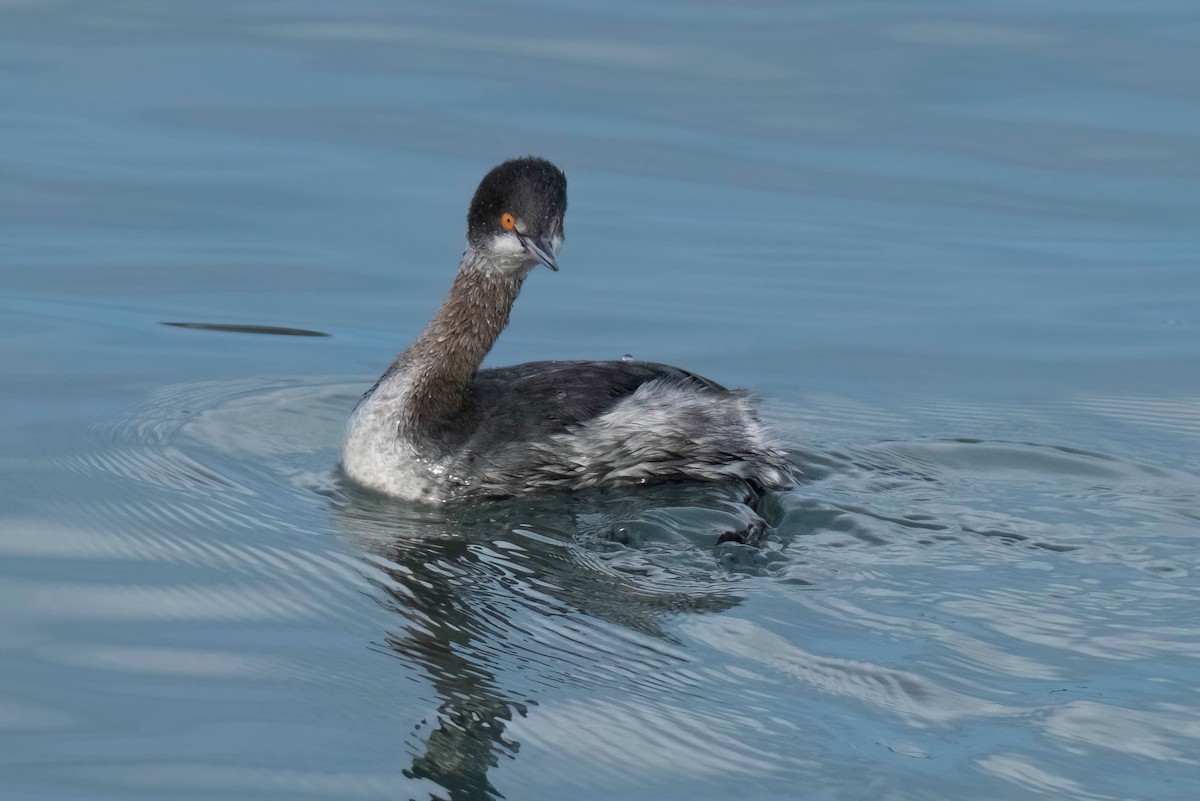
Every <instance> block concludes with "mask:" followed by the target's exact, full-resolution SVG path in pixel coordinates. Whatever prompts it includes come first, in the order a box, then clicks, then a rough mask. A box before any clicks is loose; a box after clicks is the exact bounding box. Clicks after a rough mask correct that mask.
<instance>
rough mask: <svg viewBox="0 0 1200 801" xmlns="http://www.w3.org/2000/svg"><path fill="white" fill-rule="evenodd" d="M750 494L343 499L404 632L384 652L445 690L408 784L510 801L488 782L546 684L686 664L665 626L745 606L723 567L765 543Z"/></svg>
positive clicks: (342, 514)
mask: <svg viewBox="0 0 1200 801" xmlns="http://www.w3.org/2000/svg"><path fill="white" fill-rule="evenodd" d="M754 497H755V496H753V493H752V492H751V491H750V489H749V488H748V487H746V486H744V485H720V486H715V485H710V486H690V487H683V486H674V487H671V486H667V487H657V488H641V489H640V490H638V491H631V490H624V491H622V492H615V491H609V492H595V493H589V494H579V495H572V496H557V497H552V498H547V499H542V500H539V501H494V502H488V503H474V504H472V505H467V506H453V507H440V508H437V509H424V510H422V509H414V508H413V507H412V506H406V505H404V504H401V503H397V502H395V501H391V500H388V499H384V498H379V497H374V496H370V497H368V496H364V495H360V494H358V493H353V492H352V493H348V494H346V495H343V496H341V497H340V498H339V499H337V500H336V502H335V506H336V512H337V519H338V521H339V524H340V526H341V528H342V530H343V531H344V532H345V533H346V535H347V536H348V537H350V538H352V539H353V540H354V541H355V543H356V544H357V545H358V546H359V547H360V548H362V549H363V550H364V551H366V552H369V553H370V554H371V555H372V557H371V559H372V562H373V563H374V566H375V567H377V568H379V571H380V572H378V573H375V574H374V575H375V579H374V580H373V583H374V584H375V586H376V587H377V589H378V592H377V593H376V598H377V599H378V601H379V602H380V603H381V604H383V605H384V606H385V607H387V608H389V609H390V610H392V611H394V612H395V613H396V614H397V616H398V617H399V618H400V620H401V621H402V622H400V623H399V624H398V625H397V627H396V628H395V629H394V630H392V631H389V632H387V634H386V636H385V638H384V642H385V643H386V647H387V648H388V649H390V652H392V653H394V654H395V655H397V656H398V657H399V658H401V659H403V660H405V661H407V662H411V663H413V664H416V665H418V666H420V667H421V668H422V669H423V671H424V672H425V673H426V674H427V675H428V677H429V679H430V680H431V682H432V685H433V688H434V691H435V692H436V696H437V698H436V703H437V713H436V716H435V718H434V719H433V720H422V721H413V722H412V725H413V726H414V736H415V737H416V738H417V740H418V742H417V743H415V744H414V750H415V751H416V752H418V753H416V755H415V756H414V758H413V759H412V763H411V765H410V766H409V767H408V768H407V769H406V771H405V773H406V775H408V776H410V777H412V778H421V779H428V780H430V781H432V782H435V783H436V784H437V785H439V786H440V787H442V788H444V791H445V794H444V795H443V796H438V795H435V796H434V797H443V798H447V799H451V801H465V799H491V798H500V797H503V796H501V794H500V793H499V792H498V791H497V790H496V788H495V787H494V786H493V785H492V783H491V781H490V780H489V778H488V772H489V770H490V769H491V768H493V767H495V766H496V765H497V764H498V763H499V761H500V759H501V758H503V757H512V756H515V754H516V753H517V751H518V749H519V744H518V743H516V742H514V741H512V740H510V739H508V738H506V737H505V728H506V724H507V723H508V721H511V720H512V717H513V715H514V714H517V715H525V714H526V712H527V710H528V708H529V707H530V706H532V705H536V703H537V701H538V694H539V688H540V689H541V691H543V692H544V691H545V688H546V687H548V686H555V687H558V686H571V687H574V688H576V689H580V688H582V689H583V690H584V691H587V690H598V689H603V687H604V684H605V683H606V682H616V681H618V680H620V681H622V682H626V681H630V671H631V670H632V671H641V672H642V673H643V674H644V673H647V672H649V671H652V670H654V671H656V672H657V669H656V666H657V668H658V669H663V668H670V667H671V666H673V665H677V664H678V663H679V662H680V661H682V660H683V659H684V658H685V657H682V656H681V655H680V652H679V651H678V649H676V648H675V647H674V646H673V645H671V642H670V637H669V636H668V634H667V633H666V632H665V630H664V628H663V625H664V623H665V622H666V620H667V618H668V617H670V616H671V615H675V614H680V613H685V614H686V613H704V612H718V611H722V610H725V609H728V608H730V607H731V606H733V605H735V604H737V603H738V601H739V596H738V594H737V581H736V577H737V576H736V573H735V572H732V571H730V570H729V569H728V564H722V559H723V560H725V561H726V563H728V561H729V560H730V558H731V555H732V558H733V559H734V560H737V559H738V557H739V556H740V557H741V558H742V559H743V560H748V561H749V562H753V561H755V559H758V558H760V557H758V556H756V555H757V554H761V553H763V549H761V548H758V547H755V544H754V543H751V544H749V545H746V544H738V543H737V542H736V541H737V540H745V539H760V538H761V536H762V534H763V532H764V524H763V522H762V520H761V519H760V518H759V517H758V516H757V514H756V513H755V512H754V511H753V510H752V509H751V507H750V506H749V505H747V501H748V500H750V499H752V498H754ZM730 540H734V541H735V542H730ZM380 576H385V577H386V578H380ZM645 678H646V679H647V680H650V681H653V680H654V678H655V677H654V676H650V675H647V676H645ZM632 681H633V683H634V684H636V682H637V675H636V673H635V674H634V677H633V679H632ZM622 690H623V691H628V690H634V691H635V690H636V688H627V687H625V688H622Z"/></svg>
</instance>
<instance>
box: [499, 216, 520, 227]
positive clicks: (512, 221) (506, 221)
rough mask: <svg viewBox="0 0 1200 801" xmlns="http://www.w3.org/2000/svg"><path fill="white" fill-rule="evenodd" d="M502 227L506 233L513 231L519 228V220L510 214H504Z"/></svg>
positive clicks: (501, 221)
mask: <svg viewBox="0 0 1200 801" xmlns="http://www.w3.org/2000/svg"><path fill="white" fill-rule="evenodd" d="M500 227H501V228H503V229H504V230H505V231H511V230H512V229H514V228H516V227H517V218H516V217H514V216H512V215H511V214H509V213H508V212H504V213H503V214H501V215H500Z"/></svg>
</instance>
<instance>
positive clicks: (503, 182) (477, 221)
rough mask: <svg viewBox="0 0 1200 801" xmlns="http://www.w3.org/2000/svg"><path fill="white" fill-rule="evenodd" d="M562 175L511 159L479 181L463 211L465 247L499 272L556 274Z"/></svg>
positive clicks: (540, 163) (544, 164)
mask: <svg viewBox="0 0 1200 801" xmlns="http://www.w3.org/2000/svg"><path fill="white" fill-rule="evenodd" d="M566 213H567V176H566V175H564V174H563V171H562V170H560V169H559V168H558V167H555V166H554V165H553V164H551V163H550V162H548V161H546V160H545V159H539V158H536V157H534V156H526V157H524V158H519V159H512V160H511V161H506V162H504V163H503V164H500V165H499V166H496V167H493V168H492V171H491V172H489V173H488V174H487V175H485V176H483V180H482V181H480V182H479V188H478V189H476V190H475V197H473V198H472V199H471V209H470V211H468V212H467V244H468V246H469V247H471V248H472V249H474V250H475V251H476V252H477V253H478V254H479V255H481V256H485V257H486V258H487V260H488V261H489V262H491V263H492V264H494V265H496V266H497V267H499V268H500V269H503V270H521V271H525V270H528V269H530V268H531V267H533V266H534V265H535V264H538V263H541V264H544V265H546V266H547V267H549V268H550V269H551V270H557V269H558V251H559V249H560V248H561V247H562V243H563V216H564V215H565V214H566Z"/></svg>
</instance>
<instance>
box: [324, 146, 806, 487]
mask: <svg viewBox="0 0 1200 801" xmlns="http://www.w3.org/2000/svg"><path fill="white" fill-rule="evenodd" d="M566 210H567V177H566V176H565V175H563V173H562V171H561V170H559V169H558V168H557V167H555V166H554V165H553V164H551V163H550V162H548V161H545V160H543V159H539V158H532V157H530V158H519V159H513V160H512V161H506V162H504V163H503V164H501V165H499V166H498V167H496V168H494V169H493V170H492V171H491V172H489V173H488V174H487V175H486V176H484V178H483V181H482V182H480V184H479V188H478V189H477V190H476V191H475V197H474V198H473V199H472V200H471V208H470V211H469V212H468V213H467V249H466V252H465V253H464V254H463V258H462V264H461V265H460V267H459V270H458V275H457V277H456V278H455V279H454V285H453V286H452V287H451V288H450V294H449V295H448V296H447V297H446V300H445V301H444V302H443V303H442V306H441V308H440V309H438V311H437V314H435V315H434V317H433V320H432V321H431V322H430V323H429V325H428V326H427V327H426V328H425V330H424V331H423V332H422V333H421V335H420V336H419V337H417V340H416V342H414V343H413V344H412V345H410V346H409V347H408V349H407V350H405V351H404V352H403V353H401V354H400V356H399V357H398V358H397V359H396V361H394V362H393V363H392V365H391V367H389V368H388V369H387V372H385V373H384V374H383V376H382V377H381V378H380V379H379V380H378V381H377V382H376V383H375V386H373V387H372V388H371V389H370V391H368V392H367V394H366V395H364V396H363V397H362V400H360V401H359V403H358V406H357V408H355V410H354V413H353V414H352V415H351V417H350V422H349V426H348V430H347V433H346V442H345V445H344V447H343V449H342V465H343V467H344V469H345V471H346V473H347V474H348V475H349V476H350V478H352V479H354V480H355V481H357V482H358V483H360V484H363V485H365V486H367V487H370V488H372V489H375V490H378V491H380V492H384V493H387V494H389V495H396V496H399V497H403V498H414V499H417V498H420V499H427V500H447V499H452V498H462V497H489V496H492V497H499V496H512V495H524V494H528V493H536V492H547V491H554V490H577V489H584V488H588V487H595V486H599V485H603V484H611V483H618V482H642V483H645V482H658V481H669V480H693V481H720V480H725V479H735V478H740V479H745V480H747V481H749V482H750V483H751V484H753V485H755V486H757V487H760V488H768V489H783V488H786V487H788V486H790V484H791V483H792V474H791V469H790V467H789V465H788V461H787V458H786V455H785V454H784V452H783V451H782V450H781V449H780V448H779V447H778V446H777V445H776V444H775V442H774V441H773V440H772V438H771V437H770V435H769V434H768V432H767V431H766V430H765V429H764V427H763V425H762V424H761V423H760V422H759V420H758V417H757V416H756V414H755V411H754V408H753V405H752V402H751V399H750V398H749V397H748V396H747V395H746V394H745V393H744V392H740V391H732V390H728V389H725V388H724V387H722V386H720V385H718V384H716V383H714V382H712V381H709V380H708V379H706V378H701V377H700V376H698V375H695V374H694V373H689V372H688V371H687V370H681V369H679V368H678V367H669V366H667V365H665V364H652V363H649V362H635V361H599V362H591V361H569V362H530V363H528V364H518V365H514V366H512V367H500V368H495V369H490V370H480V369H479V365H480V364H481V363H482V362H483V359H484V357H485V356H486V355H487V353H488V351H489V350H491V347H492V345H493V344H494V343H495V341H496V338H497V337H499V336H500V332H501V331H503V330H504V326H505V325H506V324H507V323H508V315H509V312H510V311H511V310H512V305H513V302H514V301H515V300H516V299H517V295H518V293H519V292H520V291H521V284H522V283H523V282H524V281H525V276H526V275H528V274H529V271H530V270H531V269H532V268H533V267H534V266H536V265H537V264H539V263H541V264H544V265H545V266H547V267H549V268H550V269H551V270H557V269H558V251H559V248H560V247H561V246H562V242H563V215H564V214H565V213H566Z"/></svg>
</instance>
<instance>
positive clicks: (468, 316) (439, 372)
mask: <svg viewBox="0 0 1200 801" xmlns="http://www.w3.org/2000/svg"><path fill="white" fill-rule="evenodd" d="M524 280H525V274H524V272H520V273H517V274H511V273H500V272H499V271H498V270H496V269H494V268H491V267H490V266H489V265H485V264H483V263H481V259H480V257H479V256H478V255H477V254H475V253H474V251H472V250H468V251H467V253H466V254H464V256H463V264H462V268H461V269H460V270H459V273H458V276H457V277H456V278H455V279H454V284H453V286H451V287H450V294H448V295H447V296H446V299H445V300H444V301H442V305H441V308H439V309H438V310H437V314H435V315H434V316H433V319H432V320H431V321H430V322H429V325H428V326H426V327H425V330H424V331H423V332H422V333H421V335H420V336H419V337H417V341H416V342H414V343H413V344H412V345H410V346H409V347H408V349H407V350H405V351H404V352H403V353H402V354H400V357H399V358H398V359H396V363H395V364H394V365H393V370H392V371H391V372H392V373H393V375H394V377H395V378H396V379H397V380H399V381H400V382H402V385H403V397H402V398H401V400H400V402H401V425H402V426H404V427H405V428H407V429H408V431H409V432H410V433H411V434H414V435H419V434H422V433H431V432H433V431H435V430H436V429H437V428H438V427H439V426H440V425H441V424H443V423H446V422H448V421H449V420H451V419H452V418H453V417H454V415H456V414H457V413H458V412H459V411H461V410H462V408H463V404H464V402H465V400H466V393H467V388H468V387H469V386H470V384H471V379H472V378H473V377H474V375H475V371H476V370H478V369H479V365H480V364H482V363H483V359H484V357H485V356H487V354H488V351H490V350H491V349H492V345H494V344H495V342H496V339H497V338H498V337H499V336H500V332H501V331H503V330H504V326H505V325H507V324H508V315H509V312H510V311H511V310H512V306H513V303H514V302H515V301H516V299H517V295H518V294H519V293H520V291H521V284H522V283H523V282H524Z"/></svg>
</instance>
